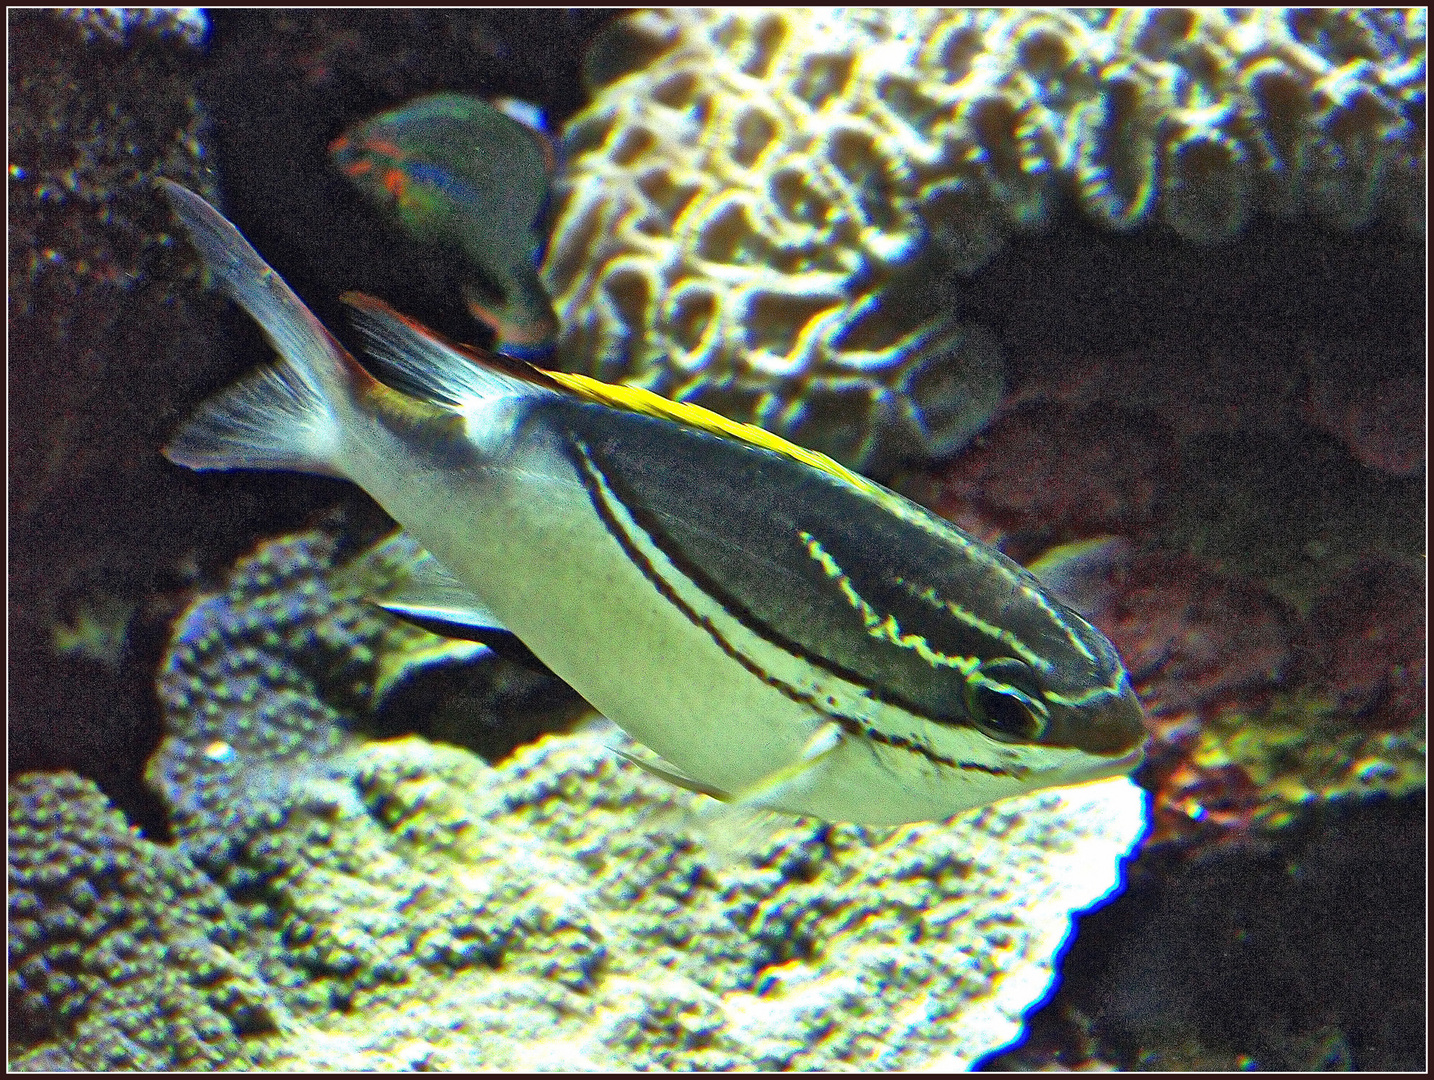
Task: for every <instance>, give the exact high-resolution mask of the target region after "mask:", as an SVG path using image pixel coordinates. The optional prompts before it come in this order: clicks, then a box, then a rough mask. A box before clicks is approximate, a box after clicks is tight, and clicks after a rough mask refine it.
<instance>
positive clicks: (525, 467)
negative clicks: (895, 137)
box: [165, 184, 1143, 824]
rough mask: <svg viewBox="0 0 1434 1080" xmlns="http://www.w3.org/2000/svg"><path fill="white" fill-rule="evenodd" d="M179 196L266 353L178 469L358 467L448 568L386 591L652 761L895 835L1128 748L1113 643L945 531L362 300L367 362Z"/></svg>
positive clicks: (1127, 717)
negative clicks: (622, 736) (564, 693)
mask: <svg viewBox="0 0 1434 1080" xmlns="http://www.w3.org/2000/svg"><path fill="white" fill-rule="evenodd" d="M165 191H166V194H167V195H168V197H169V199H170V202H171V204H172V205H173V206H174V209H175V212H176V213H177V215H178V216H179V218H180V220H181V221H182V222H183V223H184V225H185V226H186V228H187V229H188V230H189V233H190V235H191V237H192V238H193V241H194V243H195V246H196V247H197V248H198V249H199V251H200V253H201V254H202V255H203V257H204V259H205V261H206V263H207V264H208V265H209V267H210V269H211V270H212V271H213V274H214V277H215V279H216V280H217V281H218V282H219V283H220V284H221V285H222V286H223V288H224V289H225V290H226V291H227V292H228V293H229V294H230V295H231V296H233V297H234V298H235V299H236V300H237V301H238V302H239V303H240V304H241V305H242V306H243V307H244V308H245V309H246V310H247V311H248V312H249V313H250V314H251V315H252V316H253V317H254V319H255V320H256V321H257V322H258V323H259V324H260V326H261V327H262V328H263V330H264V332H265V334H266V335H267V336H268V338H269V340H270V342H271V343H272V344H273V345H274V346H275V348H276V349H277V350H278V352H279V354H280V359H279V362H278V364H277V365H276V366H274V367H272V368H269V369H266V370H264V371H262V372H260V373H258V374H257V375H254V376H251V377H250V378H248V379H246V380H244V381H242V382H241V383H239V384H238V385H237V386H235V387H233V388H231V389H230V390H228V391H226V392H224V393H223V394H221V395H219V396H218V397H217V398H216V399H215V400H214V401H212V402H210V403H209V404H208V405H207V406H206V407H205V408H204V409H202V410H201V412H200V413H199V415H198V416H197V417H195V419H193V420H192V421H190V422H189V424H187V425H186V426H185V427H184V428H183V429H182V430H181V431H180V433H179V434H178V435H177V436H176V438H175V439H174V441H173V442H172V443H171V444H170V446H169V447H168V448H167V449H166V453H167V454H168V455H169V457H170V458H171V459H173V460H174V461H176V462H178V463H180V464H183V465H187V466H189V467H191V468H198V469H233V468H288V469H299V470H304V471H310V472H318V473H324V474H327V475H335V476H343V477H347V478H348V479H350V480H353V481H354V482H356V483H358V484H359V485H360V486H362V487H363V488H364V490H366V491H367V492H368V493H369V494H370V495H372V496H373V497H374V498H375V499H376V500H377V501H378V502H379V503H380V504H381V505H382V506H383V507H384V509H385V510H387V511H388V512H389V513H390V514H391V515H392V516H393V517H394V518H395V519H396V520H398V521H399V522H400V523H401V524H402V525H403V527H404V528H405V529H406V530H408V531H409V532H410V533H411V534H412V535H413V536H414V537H415V538H416V539H417V540H418V541H419V542H420V543H421V544H422V545H423V546H424V547H425V548H426V549H427V551H428V552H429V553H430V554H431V556H432V562H431V563H429V564H427V569H426V571H425V574H424V575H423V579H422V580H419V581H416V582H414V583H413V585H412V586H411V588H410V589H409V590H407V593H411V594H412V595H405V597H404V598H403V599H402V600H401V601H397V602H389V603H388V604H387V606H389V607H390V608H391V609H392V610H395V611H398V612H399V613H401V614H406V615H408V616H409V617H414V618H419V619H421V620H423V621H424V623H425V625H430V626H431V625H433V624H434V623H435V622H437V623H439V624H447V625H449V626H451V627H452V628H453V629H454V631H455V632H456V633H460V634H463V635H464V636H472V637H474V638H476V639H477V640H493V641H501V640H505V637H506V635H511V636H513V637H516V639H517V641H518V642H521V643H522V646H525V647H526V649H528V650H530V651H531V653H532V656H533V657H534V658H535V659H536V661H539V662H541V663H542V664H544V665H546V666H547V667H548V668H550V669H551V670H552V671H553V672H554V673H556V674H557V675H558V676H560V677H561V678H563V679H564V680H566V681H567V682H568V683H569V684H570V685H572V686H573V687H574V689H576V690H577V691H578V692H579V693H581V694H583V695H584V696H585V697H586V698H587V699H588V701H589V702H591V703H592V704H593V706H594V707H595V708H597V709H598V710H599V711H601V712H603V713H604V714H606V715H607V716H608V717H609V718H611V719H612V720H613V721H614V722H616V723H617V724H618V725H620V726H621V727H622V728H623V729H624V730H626V731H627V732H628V733H629V734H630V735H631V736H633V738H635V739H637V740H638V741H639V742H641V743H643V744H644V745H645V746H646V747H647V748H648V749H649V750H650V751H652V752H653V753H654V754H655V755H658V756H659V757H660V759H661V761H660V763H657V764H651V763H645V764H644V767H647V768H650V769H651V770H652V771H654V772H656V773H657V774H658V775H664V776H668V777H671V778H674V779H677V778H680V779H677V782H680V783H682V784H683V786H685V787H689V788H691V789H692V790H695V791H701V792H705V793H708V794H711V795H714V796H716V797H720V798H732V799H736V800H740V801H743V802H749V803H751V804H753V805H757V806H762V807H767V808H771V809H778V810H784V811H788V812H792V813H805V814H813V815H816V816H819V817H823V818H826V819H828V820H840V821H856V822H863V823H868V824H899V823H902V822H906V821H918V820H929V819H938V818H944V817H947V816H949V815H951V814H954V813H956V812H958V811H960V810H964V809H967V808H969V807H971V806H976V805H980V804H982V803H985V802H989V801H993V800H995V799H999V798H1003V797H1005V796H1008V795H1013V794H1017V793H1019V792H1023V791H1029V790H1032V789H1035V788H1040V787H1047V786H1054V785H1060V784H1068V783H1078V782H1083V781H1087V780H1091V779H1096V778H1099V777H1103V776H1109V775H1112V774H1115V773H1120V772H1125V771H1128V770H1129V769H1131V768H1133V767H1134V766H1135V765H1136V764H1137V763H1138V762H1139V760H1140V756H1141V746H1142V743H1143V728H1142V722H1141V710H1140V705H1139V703H1138V701H1137V700H1136V698H1135V695H1134V693H1133V692H1132V691H1131V689H1130V683H1129V679H1128V677H1127V675H1126V672H1125V669H1124V667H1123V666H1122V664H1121V662H1120V658H1119V657H1118V656H1117V655H1116V653H1115V650H1114V649H1113V648H1112V646H1111V645H1110V643H1109V642H1108V641H1107V640H1106V639H1105V638H1104V637H1103V636H1102V635H1101V634H1100V633H1099V632H1098V631H1097V630H1095V629H1094V628H1093V627H1092V626H1090V624H1089V623H1087V622H1086V621H1085V620H1084V619H1083V618H1081V617H1080V616H1079V615H1078V614H1076V613H1075V612H1074V611H1072V610H1070V609H1069V608H1066V607H1065V606H1063V605H1062V604H1061V603H1059V602H1058V601H1057V600H1055V599H1054V598H1053V597H1051V596H1050V595H1048V594H1047V593H1046V591H1045V590H1044V589H1043V588H1042V586H1041V584H1040V583H1039V582H1038V581H1037V580H1036V578H1035V577H1033V576H1032V575H1031V574H1030V573H1028V572H1027V571H1025V570H1024V569H1022V568H1021V567H1020V566H1018V565H1017V564H1016V563H1014V562H1012V561H1011V560H1010V559H1008V558H1006V557H1005V556H1004V555H1002V554H1001V553H1000V552H998V551H995V550H994V549H992V548H989V547H986V546H985V545H983V544H981V543H979V542H978V541H976V540H974V539H973V538H972V537H970V536H968V535H966V534H965V533H963V532H961V531H960V530H959V529H957V528H956V527H955V526H953V525H951V524H950V523H949V522H947V521H945V520H943V519H941V518H939V517H937V516H936V515H934V514H932V513H930V512H929V511H927V510H925V509H923V508H922V507H920V506H917V505H916V504H914V503H911V502H910V501H908V500H906V499H903V498H902V497H901V496H899V495H897V494H895V493H893V492H891V491H888V490H887V489H886V488H883V487H881V486H880V485H879V484H874V483H872V482H871V481H869V480H866V479H864V478H863V477H860V476H858V475H856V474H854V473H852V472H850V471H849V470H847V469H845V468H843V467H842V466H840V465H838V464H837V463H836V462H834V461H832V460H830V459H829V458H827V457H825V456H824V455H821V454H816V453H813V452H811V451H808V450H805V449H803V448H801V447H798V446H794V445H792V444H791V443H788V442H786V441H785V440H783V439H780V438H778V437H776V436H774V435H771V434H770V433H768V432H766V431H763V430H762V429H760V428H754V427H751V426H750V425H746V424H737V423H733V422H732V421H730V420H727V419H726V418H724V417H720V416H718V415H716V414H714V413H711V412H709V411H708V410H706V409H702V408H699V407H697V406H693V405H688V404H682V403H677V402H670V401H667V400H665V399H663V398H660V397H657V396H656V395H654V394H651V393H649V392H647V391H644V390H637V389H633V388H630V387H620V386H611V385H609V384H606V383H601V382H598V381H597V380H595V379H590V378H587V377H585V376H579V375H571V374H567V373H564V372H549V371H543V370H541V369H538V368H535V367H532V366H530V365H528V364H525V363H523V362H522V361H518V360H513V359H511V358H507V357H495V356H489V355H488V354H485V353H482V352H479V351H478V350H475V349H471V348H468V347H466V346H462V345H459V344H456V343H453V342H448V341H445V340H443V339H442V338H439V337H438V336H436V335H434V334H432V333H430V332H429V331H427V330H426V329H425V328H423V327H422V326H420V325H419V324H417V323H415V322H413V321H412V320H409V319H407V318H405V317H403V316H402V315H399V314H398V313H397V312H394V311H392V310H391V309H389V308H388V307H386V306H385V305H384V304H382V303H381V302H380V301H377V300H373V299H371V298H368V297H363V296H358V295H349V296H346V297H345V298H344V299H345V300H346V301H347V302H348V303H349V305H350V306H351V308H352V309H353V311H354V315H355V321H356V324H357V326H358V327H359V329H360V331H361V332H362V333H363V334H364V335H365V336H366V338H367V339H368V342H369V346H370V350H369V355H370V356H371V358H372V361H373V364H374V371H375V373H376V374H377V375H378V376H379V378H375V377H374V376H373V375H370V374H369V372H368V371H367V370H365V368H364V367H363V366H361V365H360V364H359V363H358V362H357V361H356V360H355V359H354V358H353V357H352V356H350V355H349V354H348V353H347V352H346V351H345V350H344V349H343V347H342V346H341V345H339V343H338V342H337V341H336V340H335V339H334V338H333V337H332V335H330V334H329V333H328V331H327V330H325V329H324V327H323V326H322V325H321V324H319V322H318V320H317V319H315V318H314V316H313V315H312V314H311V313H310V312H309V311H308V309H307V308H306V307H305V306H304V304H303V303H302V301H300V300H299V298H298V297H297V296H295V295H294V293H293V292H292V291H291V290H290V289H289V288H288V286H286V285H285V284H284V283H283V281H282V280H281V279H280V278H279V277H278V275H277V274H275V273H274V272H273V271H272V270H271V269H270V268H269V267H268V266H267V265H266V264H265V263H264V262H263V260H262V259H261V258H260V257H259V255H258V254H257V253H256V252H255V251H254V250H253V248H251V247H250V246H249V245H248V243H246V242H245V240H244V239H243V237H242V236H240V235H239V233H238V232H237V231H236V230H235V229H234V228H233V226H232V225H230V224H229V223H228V222H227V221H225V220H224V219H223V217H221V216H220V215H219V214H218V213H217V212H216V211H214V209H213V208H212V207H210V206H209V205H208V204H207V203H205V202H204V201H203V200H202V199H200V198H199V197H198V196H196V195H194V194H192V193H190V192H188V191H185V190H184V189H183V188H180V187H178V186H176V185H173V184H166V185H165Z"/></svg>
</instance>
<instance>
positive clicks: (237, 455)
mask: <svg viewBox="0 0 1434 1080" xmlns="http://www.w3.org/2000/svg"><path fill="white" fill-rule="evenodd" d="M160 184H161V186H162V188H163V190H164V193H165V195H166V197H168V199H169V204H170V206H172V207H173V208H174V213H175V216H176V217H178V218H179V220H180V221H181V222H183V224H184V227H185V228H186V229H187V230H188V231H189V236H190V239H191V240H192V241H193V243H194V246H195V248H196V249H197V250H198V251H199V253H200V255H201V256H203V258H204V262H205V265H206V266H207V267H208V268H209V270H210V272H211V273H212V274H213V275H214V278H215V280H216V281H217V282H218V283H219V285H220V286H221V287H222V288H223V290H224V291H225V292H226V293H228V294H229V295H230V296H231V297H232V298H233V299H234V300H235V301H236V302H238V303H239V305H240V306H241V307H243V308H244V310H245V311H247V312H248V313H249V314H250V316H252V317H253V319H254V321H255V322H257V323H258V324H259V326H260V327H261V328H262V329H263V331H264V336H265V337H266V338H267V339H268V340H269V343H270V344H271V345H273V346H274V348H275V349H276V350H277V351H278V353H279V362H278V363H277V364H275V365H274V366H272V367H269V368H265V369H264V370H262V371H260V372H257V373H256V374H254V375H251V376H249V377H248V378H246V379H244V380H243V381H242V382H239V383H237V384H236V385H234V386H232V387H230V388H229V389H228V390H225V391H224V392H222V393H221V394H219V395H217V396H216V397H214V398H212V399H211V400H210V401H208V402H207V403H206V404H205V405H204V406H203V408H202V409H201V410H200V412H199V413H198V414H197V415H196V416H195V417H194V418H193V419H192V420H190V421H189V422H188V423H187V424H185V425H184V427H183V428H182V429H181V430H180V431H179V433H178V434H177V435H176V436H175V437H174V439H173V440H172V441H171V442H170V444H169V445H168V446H167V447H165V449H164V454H165V456H166V457H168V458H169V459H170V460H171V461H173V462H175V463H176V464H179V465H186V466H188V467H189V468H191V469H292V470H296V471H298V472H311V473H321V474H325V475H329V476H342V475H344V474H343V470H342V469H341V467H340V466H339V463H338V461H339V422H338V417H337V416H336V415H335V413H334V409H333V403H334V402H335V401H338V400H340V399H341V397H342V396H343V395H345V394H347V393H348V392H349V390H350V388H351V387H352V385H353V384H354V383H355V382H360V383H362V382H368V381H371V380H372V376H370V375H369V374H368V373H367V372H365V371H364V370H363V368H362V367H360V366H359V364H358V362H357V361H355V360H354V358H353V357H352V356H350V355H349V354H348V352H347V351H346V350H345V349H344V347H343V346H342V345H340V344H339V343H338V342H337V341H335V340H334V338H333V336H332V335H331V334H330V333H329V332H328V331H327V330H326V329H324V326H323V324H322V323H320V322H319V320H318V319H317V318H315V316H314V314H313V312H311V311H310V310H309V309H308V308H307V307H305V306H304V302H303V301H302V300H300V299H299V298H298V296H297V295H295V293H294V290H292V289H291V288H289V286H288V285H286V284H284V280H283V278H281V277H279V275H278V274H276V273H275V272H274V270H273V268H271V267H270V266H269V265H268V264H267V263H265V262H264V260H263V259H261V258H260V257H259V253H258V252H256V251H255V250H254V249H253V248H252V247H251V246H250V245H249V242H248V241H247V240H245V239H244V237H243V236H241V235H240V234H239V230H237V229H236V228H234V226H233V225H231V224H229V222H228V221H226V220H225V219H224V217H223V216H222V215H221V214H220V213H219V212H218V211H217V210H215V209H214V208H213V207H212V206H210V205H209V204H208V203H207V202H205V201H204V200H203V199H201V198H200V197H199V196H198V195H195V194H194V193H193V192H192V191H188V190H187V189H185V188H182V187H180V186H179V185H178V184H175V183H173V182H171V181H169V180H161V181H160Z"/></svg>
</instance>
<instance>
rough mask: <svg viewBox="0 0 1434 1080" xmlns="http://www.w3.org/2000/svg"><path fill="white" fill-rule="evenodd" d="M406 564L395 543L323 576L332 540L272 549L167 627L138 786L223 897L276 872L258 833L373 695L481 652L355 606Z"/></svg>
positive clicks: (401, 545) (313, 535)
mask: <svg viewBox="0 0 1434 1080" xmlns="http://www.w3.org/2000/svg"><path fill="white" fill-rule="evenodd" d="M419 554H420V551H419V549H418V548H417V547H416V546H415V545H414V544H413V542H412V541H410V540H408V539H407V538H406V537H404V536H403V535H401V534H399V535H396V536H395V537H393V538H391V539H389V540H388V541H386V542H384V543H381V544H379V545H377V546H375V547H374V548H372V549H371V550H370V551H369V552H368V553H366V554H365V555H364V556H363V557H361V558H358V559H356V560H353V561H352V562H350V563H348V564H346V565H345V568H344V570H343V571H342V572H335V571H334V559H335V541H334V539H333V538H332V537H330V536H327V535H326V534H324V533H322V532H317V531H312V532H308V533H300V534H296V535H293V536H289V537H284V538H281V539H280V540H276V541H272V542H269V543H267V544H264V545H262V546H261V547H260V548H259V549H258V550H257V551H256V552H255V553H254V554H253V555H251V556H249V557H247V558H245V559H242V560H240V562H239V563H238V564H237V565H236V566H235V567H234V569H233V570H232V571H231V572H230V574H229V576H228V580H227V581H226V583H225V589H224V591H223V592H222V593H219V594H216V595H213V596H206V597H202V598H201V599H200V600H199V601H197V602H196V603H195V604H193V605H192V606H191V607H190V609H189V610H188V611H187V612H186V613H185V615H184V616H183V618H182V619H181V620H180V621H179V623H178V625H177V627H176V629H175V632H174V636H173V639H172V642H171V646H170V650H169V655H168V657H167V659H166V661H165V664H164V667H163V668H162V670H161V672H160V677H159V695H160V701H161V704H162V705H163V707H164V709H165V712H166V718H167V719H166V727H167V730H168V737H167V738H166V739H165V740H164V742H163V743H162V744H161V745H160V748H159V750H158V751H157V752H156V754H155V755H154V757H153V758H152V759H151V760H150V763H149V766H148V769H147V778H148V780H149V782H150V784H151V785H152V786H153V787H154V788H155V789H156V790H158V791H159V792H160V794H161V795H162V796H163V797H164V799H165V800H166V802H167V803H168V804H169V806H170V807H171V810H172V812H173V814H174V825H175V829H176V832H177V834H178V836H179V837H180V841H181V843H182V844H184V845H185V846H186V848H187V849H188V850H189V851H190V852H191V854H192V855H194V857H195V858H196V860H197V861H198V862H199V864H200V865H201V866H203V867H204V868H205V869H206V870H208V871H209V872H210V873H211V874H212V875H213V876H214V877H215V879H216V880H217V881H219V882H220V883H221V884H223V885H224V886H225V887H227V888H230V889H242V888H247V887H250V886H252V885H254V884H256V883H259V882H262V881H263V880H266V879H267V878H269V877H272V876H274V874H275V873H277V871H276V870H275V869H274V865H273V856H274V855H275V853H273V852H268V851H267V850H262V849H263V845H264V842H265V841H266V839H267V836H268V830H270V829H272V828H273V827H274V825H275V824H278V823H281V821H282V815H283V814H284V812H285V811H284V807H285V805H286V801H287V800H288V799H289V797H290V793H291V791H292V790H293V789H294V788H295V787H303V786H305V785H311V784H315V783H319V782H321V781H322V779H323V775H324V769H325V768H326V764H325V763H326V762H327V760H328V757H329V755H330V754H331V753H332V752H333V751H335V750H336V749H338V748H339V747H341V746H343V745H345V744H346V743H347V742H349V741H351V739H352V736H349V735H348V734H347V731H348V730H349V728H350V727H352V726H353V721H354V720H355V719H356V718H357V717H358V716H360V715H363V714H366V713H367V712H369V711H371V707H372V705H373V704H374V701H375V696H376V694H377V693H378V691H380V690H381V689H384V688H387V687H390V686H392V685H393V684H394V683H396V682H397V681H398V680H399V679H400V678H401V676H402V674H403V673H404V671H405V670H407V669H410V668H412V667H414V666H416V665H423V664H430V663H439V662H443V661H444V660H449V659H463V658H466V657H470V656H473V655H476V654H477V653H479V652H481V651H482V646H479V645H476V644H475V643H472V642H447V641H444V640H443V639H440V638H436V637H435V636H434V635H432V634H429V633H426V632H424V631H422V630H419V629H417V628H416V627H413V626H410V625H408V624H406V623H402V622H399V621H398V620H396V619H393V618H392V617H390V616H388V615H387V614H386V613H384V612H383V611H382V610H381V609H379V608H377V607H375V606H374V605H373V604H371V603H368V602H367V601H366V600H365V597H367V596H379V595H382V594H383V591H384V589H385V587H386V586H388V585H391V584H394V583H396V582H398V581H400V580H402V574H403V569H404V568H405V567H406V566H408V565H411V564H412V562H413V561H414V560H415V559H416V558H417V557H418V555H419ZM345 721H347V722H348V723H347V725H346V723H345ZM255 845H257V848H255V847H254V846H255Z"/></svg>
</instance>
